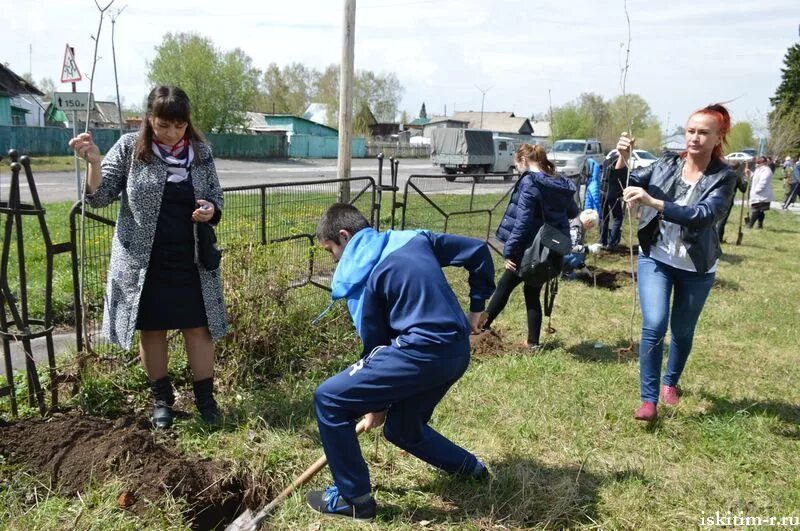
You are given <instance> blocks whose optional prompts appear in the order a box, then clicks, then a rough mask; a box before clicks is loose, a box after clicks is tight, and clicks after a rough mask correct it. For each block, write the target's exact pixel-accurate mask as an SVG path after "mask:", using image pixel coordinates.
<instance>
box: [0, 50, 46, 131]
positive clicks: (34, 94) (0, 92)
mask: <svg viewBox="0 0 800 531" xmlns="http://www.w3.org/2000/svg"><path fill="white" fill-rule="evenodd" d="M42 96H44V93H43V92H42V91H41V90H39V89H38V88H36V87H35V86H34V85H33V84H32V83H28V82H27V81H25V79H23V78H22V77H20V76H18V75H17V74H16V73H14V72H13V71H12V70H11V69H10V68H8V67H6V66H4V65H2V64H0V125H24V126H28V127H43V126H44V124H45V119H46V108H45V106H44V105H43V104H42V99H41V98H42Z"/></svg>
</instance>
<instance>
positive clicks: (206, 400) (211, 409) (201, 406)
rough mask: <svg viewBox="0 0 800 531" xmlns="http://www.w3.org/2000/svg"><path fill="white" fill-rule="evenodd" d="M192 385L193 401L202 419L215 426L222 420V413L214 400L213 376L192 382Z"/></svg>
mask: <svg viewBox="0 0 800 531" xmlns="http://www.w3.org/2000/svg"><path fill="white" fill-rule="evenodd" d="M192 386H193V387H194V403H195V405H196V406H197V410H198V411H199V412H200V416H201V417H203V420H204V421H206V422H207V423H208V424H211V425H212V426H217V425H219V424H220V423H221V422H222V413H220V412H219V408H217V401H216V400H214V378H206V379H205V380H199V381H196V382H192Z"/></svg>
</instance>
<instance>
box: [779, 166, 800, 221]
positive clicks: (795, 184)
mask: <svg viewBox="0 0 800 531" xmlns="http://www.w3.org/2000/svg"><path fill="white" fill-rule="evenodd" d="M791 183H792V189H791V191H790V192H789V196H788V197H787V198H786V201H785V202H784V203H783V206H782V207H781V208H782V209H783V210H786V209H788V208H789V205H791V204H792V203H794V200H795V198H797V196H798V195H800V160H798V161H797V164H795V166H794V171H793V172H792V181H791Z"/></svg>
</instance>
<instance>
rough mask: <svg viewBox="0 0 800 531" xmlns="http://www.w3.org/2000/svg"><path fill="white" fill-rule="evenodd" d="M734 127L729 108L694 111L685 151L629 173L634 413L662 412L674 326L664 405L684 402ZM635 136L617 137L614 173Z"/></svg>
mask: <svg viewBox="0 0 800 531" xmlns="http://www.w3.org/2000/svg"><path fill="white" fill-rule="evenodd" d="M730 127H731V118H730V114H729V113H728V110H727V109H726V108H725V107H724V106H722V105H719V104H714V105H708V106H707V107H704V108H702V109H700V110H698V111H696V112H695V113H693V114H692V115H691V116H689V119H688V121H687V123H686V132H685V136H686V150H685V151H684V152H682V153H681V154H676V153H672V152H667V153H665V154H663V155H662V156H661V157H660V158H659V159H658V161H656V162H655V163H654V164H652V165H650V166H648V167H646V168H638V169H636V170H633V171H632V172H631V174H630V186H628V187H627V188H625V189H624V190H623V198H624V199H625V202H626V203H627V204H628V205H629V206H636V207H639V208H640V209H641V212H640V214H641V215H640V219H639V230H638V239H639V259H638V282H637V284H638V287H639V300H640V304H641V310H642V336H641V340H640V342H639V374H640V389H641V400H642V403H641V406H640V407H639V409H637V410H636V412H635V413H634V418H635V419H637V420H642V421H648V422H649V421H653V420H655V419H656V418H657V416H658V408H657V404H658V400H659V379H660V375H661V365H662V361H663V351H664V337H665V336H666V333H667V326H669V327H670V329H671V333H672V335H671V340H670V345H669V358H668V360H667V371H666V373H665V374H664V379H663V381H662V382H661V383H663V386H662V388H661V391H662V395H663V399H664V403H665V404H666V405H668V406H675V405H677V404H678V401H679V396H678V394H679V393H678V382H679V380H680V377H681V374H682V373H683V370H684V367H685V366H686V361H687V360H688V359H689V354H690V352H691V350H692V342H693V339H694V331H695V327H696V326H697V321H698V319H699V318H700V314H701V313H702V311H703V307H704V306H705V302H706V299H707V297H708V294H709V293H710V291H711V286H712V285H713V284H714V277H715V275H716V270H717V266H718V263H719V257H720V255H721V251H720V246H719V239H718V234H717V230H716V226H717V223H719V221H720V220H721V219H722V218H723V217H725V215H726V214H727V212H728V209H729V208H730V204H731V197H733V194H734V192H735V188H736V173H735V172H734V171H733V170H731V169H730V167H729V166H728V165H727V164H726V163H725V160H724V158H723V155H722V153H723V152H722V146H723V144H724V143H725V138H726V135H727V134H728V132H729V131H730ZM633 146H634V139H632V138H629V137H628V136H627V135H626V134H624V133H623V135H622V136H621V137H620V139H619V143H618V144H617V149H618V150H619V152H620V158H619V160H618V161H617V163H616V165H615V167H614V171H615V173H616V174H617V175H621V174H624V173H626V164H627V162H628V159H629V157H630V153H631V150H632V149H633Z"/></svg>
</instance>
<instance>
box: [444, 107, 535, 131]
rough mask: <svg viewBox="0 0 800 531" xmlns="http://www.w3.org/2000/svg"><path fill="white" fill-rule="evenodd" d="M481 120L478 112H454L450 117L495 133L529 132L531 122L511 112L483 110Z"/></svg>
mask: <svg viewBox="0 0 800 531" xmlns="http://www.w3.org/2000/svg"><path fill="white" fill-rule="evenodd" d="M482 114H483V120H481V113H480V112H473V111H469V112H456V113H453V115H452V116H451V117H450V118H451V119H453V120H457V121H460V122H468V123H469V125H468V126H467V127H469V128H470V129H478V128H480V129H488V130H490V131H493V132H496V133H511V134H515V135H517V134H522V135H525V134H530V133H531V130H532V126H531V122H530V120H528V119H527V118H525V117H523V116H515V115H514V113H513V112H484V113H482Z"/></svg>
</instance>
